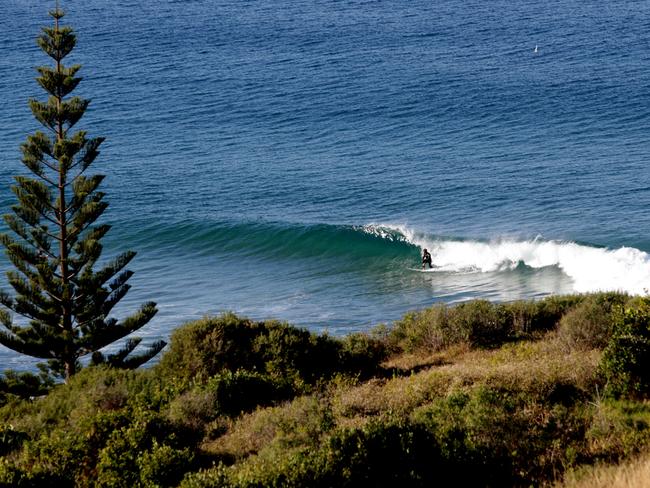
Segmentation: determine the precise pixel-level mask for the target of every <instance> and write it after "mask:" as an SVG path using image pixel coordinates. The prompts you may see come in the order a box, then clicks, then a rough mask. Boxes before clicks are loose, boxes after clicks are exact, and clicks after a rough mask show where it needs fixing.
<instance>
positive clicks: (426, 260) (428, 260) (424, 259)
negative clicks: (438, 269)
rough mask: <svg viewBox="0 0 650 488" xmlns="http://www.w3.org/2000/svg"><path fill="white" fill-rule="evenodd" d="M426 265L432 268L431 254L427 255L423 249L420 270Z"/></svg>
mask: <svg viewBox="0 0 650 488" xmlns="http://www.w3.org/2000/svg"><path fill="white" fill-rule="evenodd" d="M427 264H428V265H429V268H433V265H432V264H431V254H429V251H427V250H426V249H425V250H424V251H422V269H424V268H425V266H426V265H427Z"/></svg>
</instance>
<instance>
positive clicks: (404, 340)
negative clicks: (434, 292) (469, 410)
mask: <svg viewBox="0 0 650 488" xmlns="http://www.w3.org/2000/svg"><path fill="white" fill-rule="evenodd" d="M586 299H587V300H595V301H596V302H597V303H600V304H601V305H602V306H603V307H609V308H607V309H611V306H612V305H614V304H616V303H623V302H624V301H625V300H626V299H627V295H622V294H618V293H603V294H597V295H568V296H562V297H548V298H545V299H543V300H540V301H537V302H535V301H518V302H513V303H503V304H495V303H491V302H488V301H486V300H473V301H470V302H465V303H460V304H458V305H455V306H449V305H446V304H436V305H434V306H432V307H430V308H428V309H425V310H421V311H419V312H410V313H408V314H406V315H405V316H404V317H403V318H402V319H401V320H398V321H396V322H395V323H394V324H393V327H392V329H390V330H389V331H388V333H386V334H384V336H385V337H386V344H387V346H388V347H390V348H391V349H392V350H394V351H406V352H418V351H420V352H435V351H438V350H441V349H444V348H446V347H449V346H452V345H455V344H469V345H471V346H478V347H495V346H498V345H500V344H503V343H504V342H507V341H511V340H518V339H523V338H532V337H534V336H535V334H539V333H540V332H545V331H548V330H551V329H553V328H555V327H556V325H557V324H558V322H559V321H560V319H561V318H562V316H563V315H564V314H565V313H567V311H569V310H571V309H572V308H573V307H575V306H576V305H577V304H579V303H581V302H583V301H584V300H586ZM577 316H578V315H576V317H577Z"/></svg>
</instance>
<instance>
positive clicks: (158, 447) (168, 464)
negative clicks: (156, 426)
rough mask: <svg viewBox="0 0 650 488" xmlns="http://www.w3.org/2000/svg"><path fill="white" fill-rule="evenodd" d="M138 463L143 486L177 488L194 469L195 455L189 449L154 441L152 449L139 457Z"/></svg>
mask: <svg viewBox="0 0 650 488" xmlns="http://www.w3.org/2000/svg"><path fill="white" fill-rule="evenodd" d="M137 463H138V466H139V468H140V480H141V482H142V485H143V486H156V487H158V486H160V487H163V486H177V485H178V483H180V481H181V479H182V478H183V475H184V474H185V473H186V472H187V471H190V470H191V468H192V467H193V464H194V454H193V453H192V451H191V450H190V449H189V448H187V447H186V448H183V449H177V448H174V447H171V446H169V445H167V444H158V442H157V441H154V442H153V445H152V447H151V449H150V450H149V451H145V452H144V453H142V455H141V456H139V457H138V461H137Z"/></svg>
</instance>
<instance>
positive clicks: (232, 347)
mask: <svg viewBox="0 0 650 488" xmlns="http://www.w3.org/2000/svg"><path fill="white" fill-rule="evenodd" d="M351 341H352V340H351ZM357 342H358V343H359V344H361V341H357ZM349 344H352V342H350V343H349ZM364 347H365V348H366V351H361V350H360V349H358V350H356V351H355V350H353V349H351V348H350V347H349V346H346V345H345V343H343V342H341V341H339V340H336V339H333V338H330V337H327V336H317V335H315V334H312V333H310V332H309V331H307V330H305V329H300V328H296V327H291V326H289V325H287V324H282V323H279V322H253V321H250V320H247V319H241V318H238V317H237V316H235V315H232V314H226V315H222V316H220V317H214V318H206V319H203V320H199V321H197V322H192V323H189V324H186V325H185V326H183V327H181V328H180V329H177V330H176V331H175V332H174V333H173V334H172V338H171V343H170V346H169V350H168V351H167V352H166V353H165V354H164V355H163V357H162V359H161V362H160V364H159V365H158V366H157V367H156V371H157V373H158V374H160V375H161V376H162V377H163V378H180V379H182V380H185V381H189V380H191V379H197V380H199V381H200V380H201V379H202V380H207V379H208V378H210V377H212V376H214V375H216V374H218V373H220V372H223V371H226V370H230V371H238V370H245V371H257V372H259V373H263V374H268V375H270V376H272V377H274V378H277V379H284V380H286V381H287V382H289V383H292V384H293V385H294V386H296V387H297V388H298V390H300V386H301V385H302V384H307V385H311V384H314V383H316V382H317V381H318V380H320V379H325V378H328V377H330V376H332V375H333V374H335V373H349V374H363V373H364V368H367V369H368V370H369V371H374V370H375V369H377V367H378V361H379V360H380V359H379V358H380V357H381V354H380V353H379V352H378V351H379V348H380V346H379V345H378V344H376V343H373V342H372V341H371V340H370V339H368V341H367V342H366V343H365V346H364ZM364 352H372V353H373V356H371V357H368V358H362V357H361V356H362V354H363V353H364Z"/></svg>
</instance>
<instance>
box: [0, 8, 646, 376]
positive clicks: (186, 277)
mask: <svg viewBox="0 0 650 488" xmlns="http://www.w3.org/2000/svg"><path fill="white" fill-rule="evenodd" d="M53 5H54V2H52V6H53ZM61 5H62V7H63V8H64V10H65V11H66V13H67V15H66V17H65V19H64V20H65V22H64V23H66V24H69V25H71V26H72V27H73V28H74V29H75V31H76V32H77V36H78V43H77V47H76V49H75V51H73V54H72V55H71V56H70V62H72V63H80V64H82V65H83V68H82V70H81V75H82V76H83V77H84V80H83V81H82V83H81V85H80V86H79V88H78V89H77V91H76V92H75V93H78V94H79V95H80V96H84V97H87V98H90V99H91V100H92V103H91V106H90V109H89V110H88V112H87V115H86V116H85V117H84V119H82V121H81V123H80V128H83V129H86V130H87V131H88V133H89V135H91V136H104V137H106V138H107V139H106V142H105V143H104V145H103V146H102V148H103V150H102V153H101V155H100V156H99V158H98V159H97V161H96V163H95V164H94V165H93V167H92V168H91V170H92V171H91V173H92V172H96V173H101V174H106V175H107V178H106V180H105V183H104V184H103V190H104V191H105V192H106V193H107V201H108V202H109V203H110V207H109V210H108V211H107V213H106V214H105V218H104V220H103V221H104V222H108V223H110V224H112V226H113V228H112V230H111V231H110V232H109V234H108V235H107V237H106V238H105V241H104V245H105V257H106V258H108V257H110V256H111V255H115V254H116V253H118V252H121V251H124V250H127V249H132V250H134V251H137V253H138V255H137V256H136V258H135V260H134V261H133V264H132V266H130V268H131V269H132V270H133V271H135V275H134V276H133V278H132V279H131V281H130V283H131V284H132V285H133V288H132V289H131V291H130V292H129V293H128V294H127V296H126V297H125V298H124V299H123V301H122V302H121V303H120V305H119V306H118V307H117V309H116V315H118V316H122V315H124V314H127V313H128V312H130V311H133V310H135V309H136V308H137V307H138V306H139V305H140V304H141V303H143V302H145V301H149V300H153V301H155V302H157V303H158V306H159V309H160V312H159V314H158V315H157V316H156V317H155V318H154V319H153V320H152V321H151V322H150V323H149V324H148V325H147V326H145V327H144V328H143V329H141V330H140V331H138V332H137V334H136V335H140V336H143V337H144V338H145V342H149V341H151V340H154V339H157V338H168V337H169V335H170V334H171V332H172V331H173V330H174V329H175V328H176V327H178V326H180V325H181V324H182V323H184V322H186V321H189V320H194V319H197V318H200V317H202V316H204V315H205V314H218V313H221V312H224V311H234V312H236V313H238V314H241V315H246V316H249V317H251V318H254V319H271V318H273V319H280V320H286V321H289V322H290V323H292V324H295V325H298V326H304V327H307V328H309V329H310V330H313V331H315V332H323V331H328V332H330V333H332V334H345V333H348V332H351V331H359V330H368V329H369V328H370V327H372V326H374V325H377V324H378V323H380V322H390V321H393V320H396V319H398V318H399V317H401V316H402V315H403V314H404V313H405V312H407V311H409V310H413V309H420V308H424V307H426V306H429V305H432V304H434V303H437V302H445V303H456V302H460V301H464V300H469V299H474V298H486V299H490V300H496V301H511V300H517V299H538V298H542V297H544V296H547V295H550V294H560V293H573V292H590V291H597V290H621V291H627V292H629V293H634V294H644V293H647V290H648V289H649V288H650V256H649V254H648V253H649V252H650V213H649V212H648V209H647V208H648V205H647V202H648V200H649V197H650V172H649V171H648V160H649V155H650V139H649V137H648V134H650V69H648V66H650V59H649V58H650V50H649V49H648V48H649V46H650V39H649V33H650V4H643V3H638V2H632V1H623V2H616V3H615V4H607V5H603V4H601V3H598V2H591V1H587V2H584V1H580V2H579V1H577V0H575V1H574V0H552V1H550V2H545V3H539V2H535V3H533V2H531V1H520V0H517V1H515V2H506V1H504V0H497V1H494V2H479V1H476V0H469V2H467V1H465V2H460V1H458V0H443V1H441V2H436V3H431V2H427V1H425V0H409V1H395V2H381V1H378V0H351V1H347V2H337V1H326V2H314V1H309V0H293V1H287V0H274V1H270V0H259V1H257V2H233V1H227V0H191V1H185V2H181V1H178V0H157V1H155V2H154V1H153V0H139V1H137V2H136V1H135V0H118V1H115V2H108V3H107V2H100V1H98V0H87V1H84V2H80V1H78V0H62V2H61ZM50 7H51V6H50V5H48V4H47V2H42V1H38V0H7V2H6V7H5V10H6V11H5V15H4V16H3V17H2V18H0V27H2V31H3V32H4V34H3V35H2V36H0V50H1V52H2V54H3V55H2V56H1V57H0V73H1V74H2V76H0V94H1V95H2V98H3V104H2V106H1V108H0V110H1V112H0V114H1V116H0V120H2V129H3V130H2V134H3V137H2V138H0V158H2V163H3V164H2V166H1V168H0V210H1V212H2V213H7V212H9V210H10V206H11V205H12V204H13V203H14V198H15V197H14V196H13V194H12V193H11V191H10V186H11V184H12V177H13V176H14V175H17V174H25V173H26V170H25V168H23V167H22V165H21V163H20V150H19V148H20V144H21V143H22V142H23V141H24V139H25V138H26V136H27V135H28V134H30V133H33V132H34V131H35V130H37V129H39V125H38V123H37V122H36V121H35V120H34V119H33V117H32V115H31V113H30V111H29V108H28V106H27V100H28V99H29V98H30V97H36V98H39V99H43V98H44V94H43V92H42V90H41V89H40V88H39V87H38V85H37V83H36V82H35V81H34V78H35V75H36V72H35V70H34V68H35V67H36V66H39V65H43V64H47V63H48V62H49V58H46V57H45V56H44V55H43V54H42V52H41V51H40V50H39V49H38V47H37V46H36V44H35V38H36V36H37V35H38V33H39V30H40V29H41V28H42V27H44V26H47V25H49V24H50V19H49V17H48V15H47V11H48V9H49V8H50ZM2 230H4V227H3V229H2ZM425 247H426V248H427V249H429V250H430V251H431V253H432V255H433V263H434V265H435V268H434V269H433V270H431V271H428V270H425V271H424V272H423V271H422V270H421V269H420V254H421V251H422V249H423V248H425ZM7 269H9V264H8V262H7V260H6V258H5V257H4V256H3V257H2V258H1V260H0V271H2V278H1V281H0V284H1V287H2V288H3V289H7V284H6V279H5V278H4V271H6V270H7ZM35 363H36V361H34V360H32V359H31V358H27V357H24V356H20V355H18V354H16V353H14V352H12V351H8V350H7V349H0V369H5V368H15V369H21V370H22V369H31V368H33V367H34V364H35Z"/></svg>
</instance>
